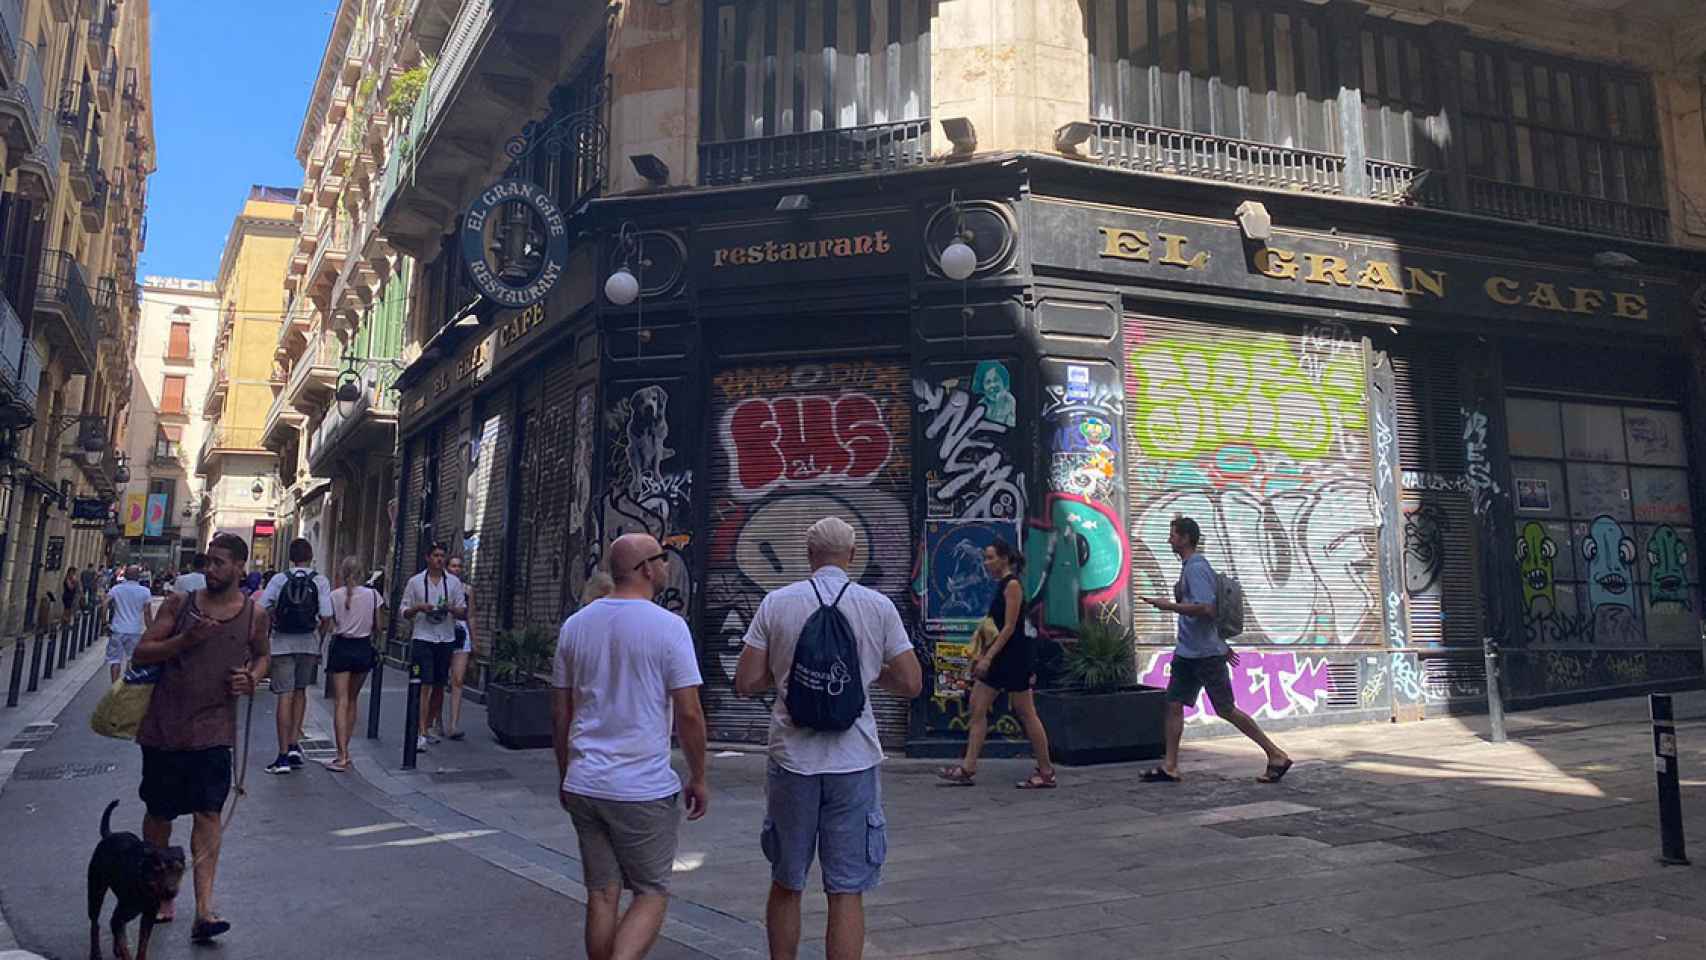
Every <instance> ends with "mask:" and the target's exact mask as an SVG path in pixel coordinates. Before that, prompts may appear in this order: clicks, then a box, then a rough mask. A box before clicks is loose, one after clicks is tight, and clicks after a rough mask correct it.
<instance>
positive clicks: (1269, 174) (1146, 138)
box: [1087, 120, 1345, 194]
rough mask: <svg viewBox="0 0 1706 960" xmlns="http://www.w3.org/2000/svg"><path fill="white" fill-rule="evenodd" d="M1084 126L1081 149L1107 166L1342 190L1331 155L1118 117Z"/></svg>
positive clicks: (1341, 171)
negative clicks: (1086, 128) (1086, 136)
mask: <svg viewBox="0 0 1706 960" xmlns="http://www.w3.org/2000/svg"><path fill="white" fill-rule="evenodd" d="M1090 125H1091V127H1092V128H1093V132H1092V133H1091V135H1090V140H1089V143H1088V145H1087V151H1088V153H1089V155H1090V156H1092V157H1094V158H1095V159H1097V160H1100V161H1102V162H1103V163H1106V164H1108V165H1109V166H1114V167H1119V168H1121V169H1125V170H1142V171H1144V172H1146V173H1166V174H1176V175H1178V176H1185V177H1201V178H1203V179H1207V180H1224V181H1228V182H1231V183H1243V184H1249V185H1251V186H1259V187H1277V188H1280V189H1292V190H1303V191H1306V192H1309V193H1326V194H1337V193H1343V192H1344V189H1345V158H1344V157H1341V156H1338V155H1336V154H1331V153H1322V152H1320V151H1317V150H1303V149H1300V148H1297V147H1280V146H1274V145H1273V144H1268V143H1257V142H1255V141H1252V140H1238V139H1234V138H1232V137H1220V136H1215V135H1213V134H1207V133H1190V132H1186V131H1183V130H1169V129H1167V128H1165V127H1154V126H1150V125H1148V124H1142V123H1129V122H1126V121H1123V120H1092V121H1090Z"/></svg>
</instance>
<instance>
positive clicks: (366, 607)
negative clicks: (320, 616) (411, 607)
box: [332, 586, 385, 637]
mask: <svg viewBox="0 0 1706 960" xmlns="http://www.w3.org/2000/svg"><path fill="white" fill-rule="evenodd" d="M348 592H349V588H348V587H339V588H337V589H336V590H333V591H332V619H333V620H335V621H337V623H336V625H335V626H334V627H333V628H332V632H333V633H336V634H337V635H338V636H340V637H371V636H373V616H374V613H375V612H376V611H377V610H378V609H379V608H380V607H383V606H385V599H384V598H383V597H381V596H380V595H379V591H378V590H375V589H373V588H372V587H360V586H358V587H356V588H355V596H353V597H351V598H350V600H349V605H348V608H347V609H346V608H345V605H344V594H346V593H348Z"/></svg>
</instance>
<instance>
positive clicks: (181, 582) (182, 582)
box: [172, 553, 207, 593]
mask: <svg viewBox="0 0 1706 960" xmlns="http://www.w3.org/2000/svg"><path fill="white" fill-rule="evenodd" d="M190 566H191V567H192V569H191V570H190V571H189V572H187V573H183V574H180V575H179V576H178V578H177V579H176V580H173V581H172V592H173V593H193V592H195V591H197V590H206V589H207V574H206V573H204V572H203V571H205V570H206V569H207V554H205V553H198V554H196V555H195V557H194V558H193V559H191V560H190Z"/></svg>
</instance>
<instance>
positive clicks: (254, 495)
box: [196, 186, 297, 570]
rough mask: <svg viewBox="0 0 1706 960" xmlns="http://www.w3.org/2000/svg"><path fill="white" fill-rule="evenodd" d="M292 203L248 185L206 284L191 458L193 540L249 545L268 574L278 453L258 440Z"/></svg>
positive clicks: (278, 381)
mask: <svg viewBox="0 0 1706 960" xmlns="http://www.w3.org/2000/svg"><path fill="white" fill-rule="evenodd" d="M295 203H296V191H295V190H294V189H292V188H287V187H285V188H281V187H263V186H256V187H252V188H251V189H250V190H249V196H248V198H247V199H246V200H245V201H244V204H243V209H242V212H241V213H239V214H238V215H237V219H236V221H235V222H234V223H233V224H232V226H231V232H230V234H229V235H228V236H227V238H226V241H225V252H224V254H223V256H221V258H220V262H219V273H218V275H217V276H216V278H215V280H214V284H215V286H216V287H217V288H218V290H219V332H218V334H217V336H216V337H215V339H214V347H213V357H212V362H213V377H212V380H211V381H210V382H209V385H208V392H207V397H206V399H205V402H204V403H203V406H202V416H203V417H204V418H205V419H206V420H207V421H208V423H207V430H206V433H205V437H206V438H205V439H204V440H203V441H202V447H201V451H200V453H199V455H198V456H197V459H196V472H197V473H199V474H201V475H202V476H203V477H204V478H205V483H204V485H203V490H204V494H203V497H202V505H201V513H200V522H199V526H200V531H199V532H200V534H201V542H202V543H204V544H205V543H206V542H207V540H208V538H210V537H211V536H213V534H215V533H221V532H229V533H235V534H237V535H239V536H241V537H242V538H243V539H244V540H246V541H249V543H250V562H251V566H252V567H253V568H254V569H257V570H259V569H265V568H266V567H268V566H270V565H271V564H272V562H273V554H274V551H273V549H272V536H273V526H272V524H273V517H274V515H275V503H276V496H277V491H276V483H275V482H274V480H275V477H276V476H277V471H276V468H275V465H274V463H273V460H274V458H275V456H276V455H275V454H274V453H273V452H272V451H270V450H268V449H267V448H266V447H265V446H263V445H262V444H261V435H262V430H263V428H264V426H265V422H266V416H267V410H268V409H269V408H270V407H271V406H272V400H273V393H274V391H275V390H276V389H278V388H279V387H281V386H282V378H281V377H280V375H279V374H280V371H279V370H278V368H277V366H276V364H275V363H274V359H273V357H274V350H275V347H276V345H277V343H278V330H279V326H280V325H281V324H283V322H284V277H285V271H286V269H287V267H288V265H289V261H290V250H291V246H292V244H293V243H294V242H295V240H296V234H297V227H296V222H295V220H294V219H293V218H292V210H293V209H294V207H295Z"/></svg>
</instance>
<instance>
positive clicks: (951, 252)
mask: <svg viewBox="0 0 1706 960" xmlns="http://www.w3.org/2000/svg"><path fill="white" fill-rule="evenodd" d="M975 272H977V251H976V250H973V249H972V248H971V245H970V244H968V243H966V241H965V238H964V237H963V236H962V237H958V238H955V240H954V242H953V243H950V244H948V245H947V246H946V247H943V248H942V273H943V275H944V276H946V277H947V278H948V279H949V280H965V279H967V278H968V277H970V276H971V275H972V274H973V273H975Z"/></svg>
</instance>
